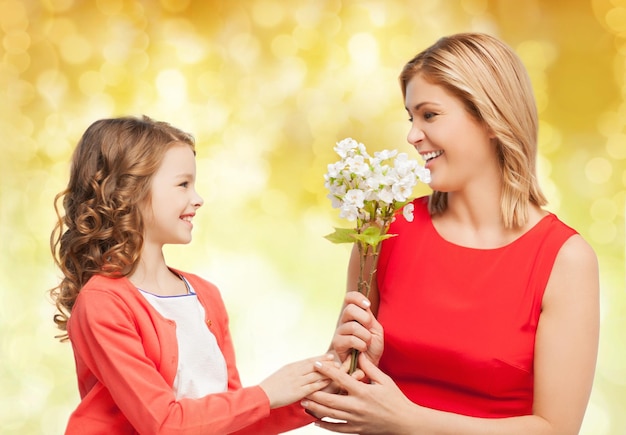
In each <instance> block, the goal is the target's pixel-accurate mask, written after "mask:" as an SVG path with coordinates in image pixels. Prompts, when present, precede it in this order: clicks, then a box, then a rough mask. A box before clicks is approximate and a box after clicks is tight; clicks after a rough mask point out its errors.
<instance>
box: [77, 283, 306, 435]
mask: <svg viewBox="0 0 626 435" xmlns="http://www.w3.org/2000/svg"><path fill="white" fill-rule="evenodd" d="M177 272H178V271H177ZM178 273H180V274H181V275H183V276H184V277H185V278H186V279H187V280H188V281H189V282H190V283H191V285H192V286H193V288H194V289H195V291H196V292H197V294H198V300H199V301H200V303H201V304H202V306H203V307H204V310H205V311H206V323H207V325H208V327H209V328H210V329H211V331H212V332H213V334H214V335H215V338H216V339H217V343H218V345H219V347H220V349H221V351H222V353H223V354H224V358H225V360H226V366H227V370H228V391H226V392H223V393H215V394H210V395H208V396H205V397H203V398H200V399H180V400H176V397H175V396H174V392H173V390H172V385H173V382H174V377H175V375H176V368H177V366H178V345H177V341H176V330H175V328H176V325H175V324H174V322H173V321H171V320H168V319H165V318H164V317H163V316H161V315H160V314H159V313H158V312H157V311H156V310H155V309H154V308H153V307H152V305H150V303H149V302H148V301H147V300H146V299H145V298H144V297H143V296H142V295H141V294H140V293H139V291H138V290H137V289H136V288H135V287H134V286H133V285H132V284H131V282H130V281H129V280H128V279H126V278H118V279H114V278H107V277H103V276H98V275H96V276H94V277H92V278H91V279H90V280H89V282H87V284H86V285H85V286H84V287H83V289H82V290H81V291H80V293H79V295H78V298H77V299H76V304H75V305H74V308H73V309H72V315H71V316H70V319H69V322H68V334H69V337H70V341H71V343H72V348H73V350H74V359H75V361H76V372H77V377H78V388H79V391H80V396H81V399H82V400H81V402H80V404H79V405H78V407H77V408H76V410H75V411H74V412H73V413H72V415H71V416H70V419H69V422H68V426H67V430H66V434H81V435H85V434H102V433H107V434H109V435H113V434H135V433H140V434H150V435H152V434H196V433H197V434H200V433H202V434H227V433H233V432H236V431H240V432H238V433H241V434H246V433H247V434H276V433H281V432H285V431H288V430H291V429H294V428H297V427H300V426H303V425H305V424H308V423H310V422H311V421H313V419H312V418H311V417H310V416H309V415H307V414H306V413H305V412H304V410H303V409H302V408H301V407H300V405H299V404H298V403H296V404H293V405H290V406H287V407H283V408H277V409H274V410H271V412H270V406H269V399H268V398H267V395H266V394H265V392H264V391H263V390H262V389H261V387H259V386H253V387H247V388H242V386H241V381H240V379H239V373H238V372H237V367H236V366H235V352H234V349H233V343H232V340H231V337H230V333H229V330H228V315H227V313H226V308H225V307H224V303H223V301H222V298H221V296H220V293H219V291H218V289H217V288H216V287H215V286H214V285H213V284H211V283H209V282H207V281H205V280H203V279H202V278H200V277H198V276H196V275H192V274H187V273H182V272H178Z"/></svg>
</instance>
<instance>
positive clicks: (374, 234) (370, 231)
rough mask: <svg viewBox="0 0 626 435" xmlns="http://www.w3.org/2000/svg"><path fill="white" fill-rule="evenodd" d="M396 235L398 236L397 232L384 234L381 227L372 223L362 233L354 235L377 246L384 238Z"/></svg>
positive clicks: (368, 243)
mask: <svg viewBox="0 0 626 435" xmlns="http://www.w3.org/2000/svg"><path fill="white" fill-rule="evenodd" d="M394 236H396V234H384V233H383V232H382V229H381V228H379V227H377V226H374V225H372V226H371V227H367V228H366V229H365V231H363V232H362V233H361V234H354V235H353V236H352V237H354V238H355V239H357V240H359V241H360V242H363V243H365V244H366V245H370V246H373V247H374V248H375V247H376V246H378V244H379V243H380V242H382V241H383V240H386V239H389V238H391V237H394Z"/></svg>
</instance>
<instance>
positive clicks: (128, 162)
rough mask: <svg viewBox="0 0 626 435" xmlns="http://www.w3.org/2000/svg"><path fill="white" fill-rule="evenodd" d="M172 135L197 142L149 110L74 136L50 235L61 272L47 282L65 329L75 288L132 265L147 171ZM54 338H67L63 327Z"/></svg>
mask: <svg viewBox="0 0 626 435" xmlns="http://www.w3.org/2000/svg"><path fill="white" fill-rule="evenodd" d="M176 143H184V144H188V145H189V146H191V148H192V149H194V148H195V143H194V139H193V137H192V136H191V135H189V134H187V133H185V132H183V131H181V130H179V129H177V128H175V127H172V126H171V125H169V124H167V123H165V122H157V121H154V120H152V119H150V118H148V117H147V116H143V117H142V118H134V117H123V118H114V119H102V120H99V121H96V122H94V123H93V124H92V125H91V126H90V127H89V128H88V129H87V130H86V131H85V133H84V134H83V136H82V138H81V139H80V141H79V142H78V145H77V147H76V149H75V151H74V154H73V156H72V164H71V169H70V179H69V182H68V185H67V188H66V189H65V190H63V191H62V192H60V193H59V194H58V195H56V197H55V199H54V208H55V211H56V214H57V223H56V225H55V226H54V229H53V231H52V234H51V236H50V248H51V250H52V256H53V257H54V261H55V263H56V264H57V266H58V267H59V268H60V269H61V272H62V273H63V279H62V280H61V282H60V284H59V285H58V286H56V287H55V288H53V289H52V290H50V296H51V297H52V299H53V301H54V302H55V304H56V307H57V310H58V312H57V313H56V314H55V315H54V322H55V323H56V325H57V327H58V328H59V329H60V330H61V331H67V321H68V319H69V316H70V314H71V311H72V308H73V306H74V303H75V302H76V298H77V296H78V293H79V292H80V290H81V288H82V287H83V286H84V285H85V283H86V282H87V281H88V280H89V279H90V278H91V277H92V276H93V275H95V274H100V275H106V276H119V277H121V276H127V275H129V274H131V273H132V272H133V271H134V270H135V268H136V267H137V262H138V260H139V257H140V254H141V249H142V247H143V221H142V218H141V214H140V212H139V207H138V206H139V205H140V204H142V202H144V201H149V199H150V198H149V192H150V183H151V180H152V176H153V175H154V173H155V172H156V171H157V169H158V168H159V165H160V164H161V161H162V159H163V155H164V154H165V152H166V151H167V150H168V149H169V148H170V146H172V145H173V144H176ZM194 152H195V151H194ZM61 200H62V204H63V212H61V211H60V210H59V208H60V207H59V202H60V201H61ZM58 338H60V339H61V341H64V340H67V338H68V337H67V332H65V333H63V334H62V335H60V336H58Z"/></svg>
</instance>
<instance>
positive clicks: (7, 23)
mask: <svg viewBox="0 0 626 435" xmlns="http://www.w3.org/2000/svg"><path fill="white" fill-rule="evenodd" d="M1 6H2V14H0V26H1V27H2V30H4V32H5V33H7V34H9V33H14V32H23V31H26V30H27V29H28V15H27V12H26V8H25V7H24V3H23V2H22V1H18V0H8V1H4V2H2V4H1Z"/></svg>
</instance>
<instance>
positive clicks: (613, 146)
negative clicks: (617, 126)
mask: <svg viewBox="0 0 626 435" xmlns="http://www.w3.org/2000/svg"><path fill="white" fill-rule="evenodd" d="M606 152H607V153H608V154H609V156H611V157H612V158H614V159H626V134H623V133H620V134H614V135H611V136H609V139H608V140H607V141H606Z"/></svg>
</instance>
